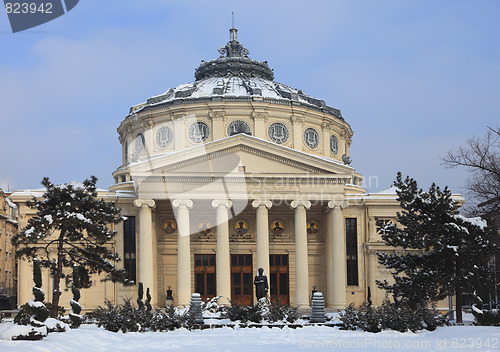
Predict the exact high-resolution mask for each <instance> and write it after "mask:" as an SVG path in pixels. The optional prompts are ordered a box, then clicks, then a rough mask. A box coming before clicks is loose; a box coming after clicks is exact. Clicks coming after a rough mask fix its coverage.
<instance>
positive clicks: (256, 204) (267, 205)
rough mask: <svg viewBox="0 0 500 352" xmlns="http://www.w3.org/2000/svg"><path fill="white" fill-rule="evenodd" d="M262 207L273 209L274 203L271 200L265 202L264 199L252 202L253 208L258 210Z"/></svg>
mask: <svg viewBox="0 0 500 352" xmlns="http://www.w3.org/2000/svg"><path fill="white" fill-rule="evenodd" d="M261 205H263V206H265V207H266V208H267V209H271V207H272V206H273V202H271V201H270V200H263V199H255V200H254V201H253V202H252V207H254V208H256V209H257V208H258V207H260V206H261Z"/></svg>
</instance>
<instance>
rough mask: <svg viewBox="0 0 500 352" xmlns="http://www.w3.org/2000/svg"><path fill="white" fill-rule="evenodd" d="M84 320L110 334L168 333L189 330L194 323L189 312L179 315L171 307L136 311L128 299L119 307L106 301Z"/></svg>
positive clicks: (143, 307) (179, 313) (143, 308)
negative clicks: (110, 332) (176, 330)
mask: <svg viewBox="0 0 500 352" xmlns="http://www.w3.org/2000/svg"><path fill="white" fill-rule="evenodd" d="M85 319H86V321H87V322H89V323H95V324H97V326H99V327H103V328H104V329H106V330H108V331H112V332H118V331H122V332H145V331H170V330H174V329H178V328H181V327H183V328H186V329H191V328H192V327H193V322H194V316H193V315H192V314H190V312H189V311H185V312H183V313H181V312H180V311H179V310H177V309H176V308H175V307H173V306H169V307H167V308H166V309H165V310H164V311H162V310H160V309H156V310H155V311H148V310H147V309H145V305H143V306H142V307H141V308H140V309H136V308H134V307H133V306H132V304H131V302H130V299H128V300H126V301H125V302H124V303H123V304H121V305H120V304H119V305H113V304H112V303H111V302H109V301H107V302H106V306H105V307H98V308H97V309H95V310H94V311H92V312H90V313H87V314H86V315H85Z"/></svg>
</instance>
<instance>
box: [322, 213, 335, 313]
mask: <svg viewBox="0 0 500 352" xmlns="http://www.w3.org/2000/svg"><path fill="white" fill-rule="evenodd" d="M327 209H328V211H327V213H326V214H325V217H324V220H325V224H326V226H325V229H326V234H325V254H326V296H325V306H326V307H332V306H333V287H334V283H333V271H334V270H333V269H334V268H333V228H332V225H333V223H332V214H331V213H332V211H331V209H329V208H327Z"/></svg>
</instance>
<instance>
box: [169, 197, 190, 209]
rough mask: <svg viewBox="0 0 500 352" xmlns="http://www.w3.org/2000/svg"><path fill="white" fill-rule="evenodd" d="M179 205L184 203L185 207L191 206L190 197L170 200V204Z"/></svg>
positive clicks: (176, 206)
mask: <svg viewBox="0 0 500 352" xmlns="http://www.w3.org/2000/svg"><path fill="white" fill-rule="evenodd" d="M181 205H185V206H186V208H192V207H193V201H192V200H191V199H174V200H173V201H172V206H173V207H175V208H178V207H180V206H181Z"/></svg>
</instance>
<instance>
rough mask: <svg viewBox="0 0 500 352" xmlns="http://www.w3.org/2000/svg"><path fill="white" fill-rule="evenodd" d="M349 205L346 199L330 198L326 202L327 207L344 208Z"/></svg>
mask: <svg viewBox="0 0 500 352" xmlns="http://www.w3.org/2000/svg"><path fill="white" fill-rule="evenodd" d="M348 206H349V202H348V201H346V200H342V201H339V200H331V201H329V202H328V208H331V209H335V208H340V209H345V208H347V207H348Z"/></svg>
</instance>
